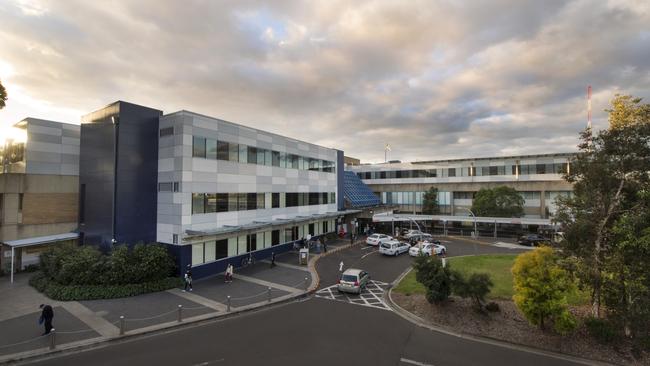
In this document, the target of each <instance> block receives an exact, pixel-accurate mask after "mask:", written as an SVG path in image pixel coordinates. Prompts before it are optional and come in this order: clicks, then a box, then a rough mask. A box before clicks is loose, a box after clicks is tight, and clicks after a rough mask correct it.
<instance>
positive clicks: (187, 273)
mask: <svg viewBox="0 0 650 366" xmlns="http://www.w3.org/2000/svg"><path fill="white" fill-rule="evenodd" d="M188 287H189V288H190V291H192V266H191V265H188V266H187V271H185V289H183V292H185V291H187V288H188Z"/></svg>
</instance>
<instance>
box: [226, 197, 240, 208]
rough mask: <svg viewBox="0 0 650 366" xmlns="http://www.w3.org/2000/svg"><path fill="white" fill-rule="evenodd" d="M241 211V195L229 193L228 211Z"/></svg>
mask: <svg viewBox="0 0 650 366" xmlns="http://www.w3.org/2000/svg"><path fill="white" fill-rule="evenodd" d="M238 210H239V193H228V211H238Z"/></svg>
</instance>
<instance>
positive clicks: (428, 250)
mask: <svg viewBox="0 0 650 366" xmlns="http://www.w3.org/2000/svg"><path fill="white" fill-rule="evenodd" d="M420 253H422V254H424V255H431V254H432V253H433V254H435V255H439V254H446V253H447V248H445V246H444V245H440V244H435V243H426V242H425V243H420V244H416V245H414V246H412V247H411V249H409V255H410V256H411V257H417V256H418V255H420Z"/></svg>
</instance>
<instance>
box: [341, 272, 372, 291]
mask: <svg viewBox="0 0 650 366" xmlns="http://www.w3.org/2000/svg"><path fill="white" fill-rule="evenodd" d="M369 281H370V274H368V272H366V271H364V270H361V269H354V268H348V269H346V270H345V272H343V274H342V275H341V279H340V280H339V285H338V290H339V292H352V293H355V294H361V291H362V290H363V289H365V288H366V286H367V285H368V282H369Z"/></svg>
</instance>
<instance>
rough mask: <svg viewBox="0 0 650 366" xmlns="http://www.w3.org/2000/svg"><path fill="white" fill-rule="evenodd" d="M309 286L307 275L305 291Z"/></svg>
mask: <svg viewBox="0 0 650 366" xmlns="http://www.w3.org/2000/svg"><path fill="white" fill-rule="evenodd" d="M308 288H309V277H305V291H306V290H307V289H308Z"/></svg>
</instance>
